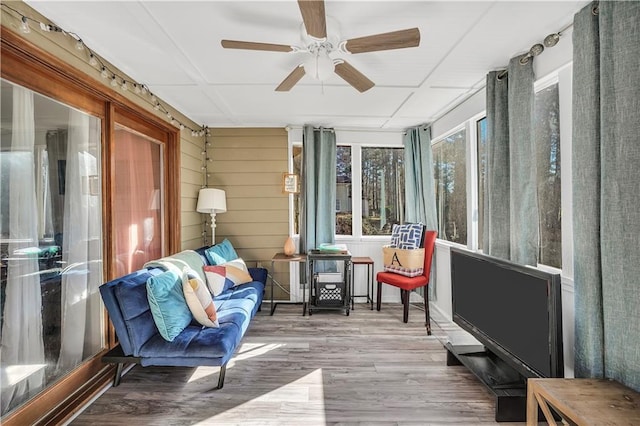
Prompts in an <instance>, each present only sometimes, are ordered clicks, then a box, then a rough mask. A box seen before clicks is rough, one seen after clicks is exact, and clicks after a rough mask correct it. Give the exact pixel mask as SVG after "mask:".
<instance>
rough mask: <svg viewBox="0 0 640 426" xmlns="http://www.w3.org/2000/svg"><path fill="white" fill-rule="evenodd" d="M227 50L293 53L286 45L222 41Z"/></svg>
mask: <svg viewBox="0 0 640 426" xmlns="http://www.w3.org/2000/svg"><path fill="white" fill-rule="evenodd" d="M221 43H222V47H224V48H225V49H245V50H266V51H269V52H293V48H292V47H291V46H287V45H286V44H272V43H258V42H255V41H238V40H222V42H221Z"/></svg>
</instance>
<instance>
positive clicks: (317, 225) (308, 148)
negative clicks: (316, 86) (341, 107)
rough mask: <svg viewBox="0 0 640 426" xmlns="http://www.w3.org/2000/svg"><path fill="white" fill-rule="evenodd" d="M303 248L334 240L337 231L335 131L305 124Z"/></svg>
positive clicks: (303, 149)
mask: <svg viewBox="0 0 640 426" xmlns="http://www.w3.org/2000/svg"><path fill="white" fill-rule="evenodd" d="M302 161H303V167H302V188H303V190H302V215H301V216H302V217H301V226H300V249H301V250H303V252H304V253H307V252H308V251H309V250H311V249H314V248H316V247H317V246H318V245H319V244H321V243H334V242H335V234H336V214H335V211H336V135H335V132H334V131H333V130H332V129H325V128H322V127H321V128H319V129H314V128H313V126H309V125H305V126H304V128H303V135H302Z"/></svg>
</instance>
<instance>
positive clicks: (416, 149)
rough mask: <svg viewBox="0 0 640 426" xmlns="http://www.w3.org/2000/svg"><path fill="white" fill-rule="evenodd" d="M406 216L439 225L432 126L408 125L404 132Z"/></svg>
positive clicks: (432, 227) (428, 227)
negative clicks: (432, 151)
mask: <svg viewBox="0 0 640 426" xmlns="http://www.w3.org/2000/svg"><path fill="white" fill-rule="evenodd" d="M404 161H405V178H404V179H405V186H404V193H405V200H406V203H405V218H406V221H407V222H413V223H417V222H422V223H424V224H425V225H426V226H427V229H438V219H437V213H436V194H435V180H434V177H433V158H432V153H431V127H414V128H411V129H408V130H407V132H406V133H405V136H404Z"/></svg>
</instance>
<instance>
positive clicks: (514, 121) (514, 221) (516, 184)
mask: <svg viewBox="0 0 640 426" xmlns="http://www.w3.org/2000/svg"><path fill="white" fill-rule="evenodd" d="M521 58H522V56H517V57H515V58H511V60H510V61H509V167H510V168H511V171H510V174H509V218H510V220H509V239H510V242H509V258H510V259H511V260H512V261H513V262H516V263H520V264H522V265H533V266H537V264H538V247H539V244H540V237H539V234H538V223H539V220H538V190H537V183H536V182H537V179H536V162H535V158H536V150H535V146H534V138H533V101H534V92H533V83H534V81H535V76H534V74H533V59H531V58H530V59H529V61H528V62H527V63H526V64H524V65H523V64H521V63H520V59H521Z"/></svg>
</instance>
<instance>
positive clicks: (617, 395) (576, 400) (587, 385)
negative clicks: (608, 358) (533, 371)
mask: <svg viewBox="0 0 640 426" xmlns="http://www.w3.org/2000/svg"><path fill="white" fill-rule="evenodd" d="M538 406H539V407H540V409H541V410H542V413H543V414H544V417H545V419H546V420H547V423H549V425H553V426H555V425H557V423H556V421H555V419H554V417H553V413H552V412H551V409H550V408H549V407H550V406H551V407H553V409H554V410H555V411H556V412H557V413H558V414H559V415H560V416H561V417H562V418H563V419H564V420H565V421H567V422H568V423H569V424H572V425H578V426H583V425H594V426H595V425H629V426H631V425H640V393H638V392H636V391H634V390H633V389H630V388H628V387H626V386H624V385H622V384H621V383H618V382H616V381H613V380H605V379H529V380H528V381H527V426H537V425H538Z"/></svg>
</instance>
